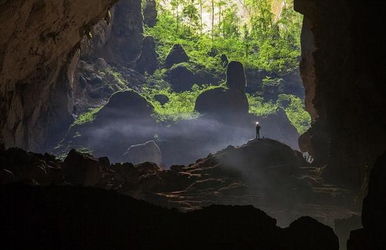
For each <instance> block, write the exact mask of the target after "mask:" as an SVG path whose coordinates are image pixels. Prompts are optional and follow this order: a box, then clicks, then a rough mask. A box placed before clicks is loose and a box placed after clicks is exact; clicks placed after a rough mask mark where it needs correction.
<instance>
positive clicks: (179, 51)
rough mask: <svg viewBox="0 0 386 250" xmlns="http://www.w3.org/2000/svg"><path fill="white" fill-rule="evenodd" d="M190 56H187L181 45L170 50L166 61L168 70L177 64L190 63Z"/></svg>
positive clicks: (176, 45)
mask: <svg viewBox="0 0 386 250" xmlns="http://www.w3.org/2000/svg"><path fill="white" fill-rule="evenodd" d="M188 61H189V56H188V55H187V54H186V52H185V50H184V48H183V47H182V45H181V44H175V45H174V46H173V48H172V49H171V50H170V52H169V54H168V56H167V57H166V60H165V66H166V67H167V68H170V67H172V66H173V65H175V64H178V63H182V62H188Z"/></svg>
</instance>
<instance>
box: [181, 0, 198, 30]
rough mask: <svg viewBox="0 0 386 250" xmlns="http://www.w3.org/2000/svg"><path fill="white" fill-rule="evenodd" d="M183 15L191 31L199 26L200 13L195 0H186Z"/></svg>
mask: <svg viewBox="0 0 386 250" xmlns="http://www.w3.org/2000/svg"><path fill="white" fill-rule="evenodd" d="M182 13H183V16H184V18H185V19H186V25H187V27H188V29H189V32H191V31H192V29H193V30H196V29H197V27H198V26H199V23H198V22H199V14H198V10H197V7H196V5H195V1H194V0H189V1H187V2H186V4H185V6H184V8H183V11H182Z"/></svg>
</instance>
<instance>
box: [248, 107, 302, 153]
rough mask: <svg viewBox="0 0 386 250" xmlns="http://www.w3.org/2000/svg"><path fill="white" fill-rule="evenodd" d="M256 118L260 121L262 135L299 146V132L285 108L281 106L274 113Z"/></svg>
mask: <svg viewBox="0 0 386 250" xmlns="http://www.w3.org/2000/svg"><path fill="white" fill-rule="evenodd" d="M254 119H256V120H257V121H259V122H260V125H261V136H263V137H269V138H272V139H275V140H278V141H281V142H284V143H286V144H288V145H289V146H291V147H292V148H295V149H298V148H299V146H298V138H299V133H298V131H297V129H296V128H295V127H294V126H293V125H292V123H291V121H290V120H289V119H288V116H287V114H286V112H285V111H284V110H283V109H281V108H279V109H278V110H277V111H276V112H275V113H273V114H270V115H268V116H265V117H256V118H254Z"/></svg>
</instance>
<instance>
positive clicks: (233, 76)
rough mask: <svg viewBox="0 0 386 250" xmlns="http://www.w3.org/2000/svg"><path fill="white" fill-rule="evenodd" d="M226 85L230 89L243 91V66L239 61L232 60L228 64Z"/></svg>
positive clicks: (244, 81)
mask: <svg viewBox="0 0 386 250" xmlns="http://www.w3.org/2000/svg"><path fill="white" fill-rule="evenodd" d="M227 85H228V87H229V88H230V89H234V90H240V91H241V92H245V87H246V80H245V71H244V66H243V65H242V64H241V63H240V62H236V61H232V62H230V63H229V64H228V69H227Z"/></svg>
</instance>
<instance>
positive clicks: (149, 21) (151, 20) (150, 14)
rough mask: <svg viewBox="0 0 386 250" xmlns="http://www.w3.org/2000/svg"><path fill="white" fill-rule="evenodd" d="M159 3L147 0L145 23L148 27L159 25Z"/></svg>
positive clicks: (144, 15)
mask: <svg viewBox="0 0 386 250" xmlns="http://www.w3.org/2000/svg"><path fill="white" fill-rule="evenodd" d="M157 15H158V13H157V3H156V1H155V0H146V1H145V7H144V8H143V18H144V20H143V22H144V24H145V25H147V26H148V27H154V26H155V25H156V23H157Z"/></svg>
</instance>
